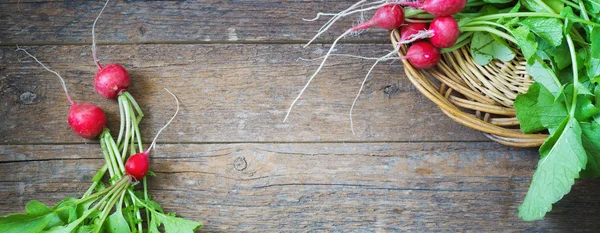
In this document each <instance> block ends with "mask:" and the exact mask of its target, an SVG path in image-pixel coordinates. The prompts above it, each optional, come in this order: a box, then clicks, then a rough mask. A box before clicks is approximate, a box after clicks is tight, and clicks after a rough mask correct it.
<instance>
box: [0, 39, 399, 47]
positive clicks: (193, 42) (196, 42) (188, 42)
mask: <svg viewBox="0 0 600 233" xmlns="http://www.w3.org/2000/svg"><path fill="white" fill-rule="evenodd" d="M307 42H308V41H304V40H256V41H252V40H250V41H228V40H215V41H201V40H183V41H178V40H177V41H129V42H104V43H103V42H98V43H96V45H97V46H105V45H169V44H173V45H219V44H241V45H244V44H248V45H256V44H259V45H269V44H290V45H296V44H300V45H304V44H306V43H307ZM332 43H333V40H316V41H313V42H312V43H311V44H315V45H316V44H332ZM91 44H92V42H22V43H14V42H8V43H0V47H12V46H17V45H19V46H64V45H75V46H88V45H90V46H91ZM338 44H390V41H389V40H381V39H373V40H347V41H340V42H338Z"/></svg>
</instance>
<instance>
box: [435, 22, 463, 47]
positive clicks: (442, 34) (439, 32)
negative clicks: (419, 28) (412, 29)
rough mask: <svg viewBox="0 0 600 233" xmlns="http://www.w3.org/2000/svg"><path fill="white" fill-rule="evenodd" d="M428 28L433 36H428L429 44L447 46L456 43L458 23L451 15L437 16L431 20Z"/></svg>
mask: <svg viewBox="0 0 600 233" xmlns="http://www.w3.org/2000/svg"><path fill="white" fill-rule="evenodd" d="M429 30H430V31H432V32H433V36H432V37H431V38H429V41H431V44H433V46H435V47H438V48H449V47H452V46H453V45H454V44H456V41H457V40H458V36H459V34H460V32H459V29H458V23H457V22H456V20H455V19H454V18H452V17H451V16H444V17H437V18H435V19H433V21H431V24H430V25H429Z"/></svg>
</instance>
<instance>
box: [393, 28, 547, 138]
mask: <svg viewBox="0 0 600 233" xmlns="http://www.w3.org/2000/svg"><path fill="white" fill-rule="evenodd" d="M399 38H400V35H399V31H398V29H395V30H393V31H391V33H390V40H391V42H392V45H393V46H394V47H395V44H397V42H398V40H399ZM404 53H406V48H405V47H402V48H401V49H399V55H400V56H403V55H404ZM402 63H403V65H404V72H405V75H406V77H407V78H408V80H409V81H410V82H411V83H412V84H413V85H414V86H415V87H416V88H417V90H419V92H421V94H423V95H424V96H425V97H427V98H428V99H429V100H431V101H432V102H433V103H435V104H436V105H437V106H438V107H439V108H440V109H441V110H442V112H443V113H444V114H446V115H447V116H448V117H449V118H450V119H452V120H453V121H455V122H458V123H460V124H462V125H464V126H467V127H469V128H472V129H475V130H478V131H480V132H482V133H483V134H484V135H485V136H486V137H488V138H489V139H491V140H493V141H496V142H498V143H500V144H503V145H508V146H514V147H538V146H540V145H541V144H542V143H543V142H544V141H545V140H546V138H547V137H548V135H546V134H537V133H536V134H525V133H523V132H522V131H520V130H518V129H511V128H504V127H501V126H499V125H496V124H492V123H490V122H488V121H485V120H483V119H481V117H477V116H476V115H475V114H474V113H472V112H465V111H464V110H463V109H462V108H460V107H459V106H457V104H455V103H453V101H451V100H450V99H452V98H454V97H452V95H451V94H444V93H441V92H440V91H442V90H441V89H440V88H439V87H436V85H435V84H434V82H433V81H432V80H430V79H429V78H428V77H427V75H425V72H427V73H429V74H431V71H422V70H418V69H416V68H414V67H413V66H412V65H411V64H410V63H409V62H408V61H407V60H404V59H403V60H402ZM440 82H442V85H447V87H448V90H447V91H450V92H448V93H452V92H451V91H452V90H454V88H456V89H461V91H462V92H464V93H468V94H467V95H469V94H470V95H472V96H467V97H466V98H465V99H463V100H467V99H468V98H469V97H471V98H472V97H475V96H476V95H480V94H479V93H476V92H475V91H473V90H467V89H468V88H465V87H464V86H461V85H460V84H457V83H455V82H454V83H453V81H452V80H451V79H444V80H443V81H440ZM442 92H444V91H442ZM455 93H456V92H455ZM454 99H456V98H454ZM454 102H456V101H454ZM463 102H464V101H463ZM471 102H474V103H479V102H478V101H471ZM481 105H482V106H487V107H488V108H489V107H490V104H484V103H481ZM476 107H477V106H476ZM497 107H499V108H501V109H497V110H498V111H512V112H514V108H512V107H510V108H508V107H506V106H497ZM492 111H493V110H492ZM517 123H518V121H517Z"/></svg>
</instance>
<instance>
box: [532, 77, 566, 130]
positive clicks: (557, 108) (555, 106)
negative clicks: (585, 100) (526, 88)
mask: <svg viewBox="0 0 600 233" xmlns="http://www.w3.org/2000/svg"><path fill="white" fill-rule="evenodd" d="M537 101H538V106H537V107H538V109H539V112H540V122H541V123H542V125H543V126H544V127H545V128H547V129H549V130H550V132H554V131H555V130H556V129H557V128H558V127H559V126H560V124H561V123H562V122H563V120H564V119H565V117H567V115H568V111H567V106H566V104H565V99H564V97H563V96H560V98H558V99H557V98H555V97H554V95H552V93H550V91H548V90H547V89H546V88H544V87H543V86H542V87H541V88H540V95H539V96H538V100H537Z"/></svg>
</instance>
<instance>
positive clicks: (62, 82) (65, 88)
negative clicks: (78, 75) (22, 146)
mask: <svg viewBox="0 0 600 233" xmlns="http://www.w3.org/2000/svg"><path fill="white" fill-rule="evenodd" d="M17 51H23V52H25V54H27V56H29V57H31V58H33V60H35V61H36V62H37V63H38V64H40V65H41V66H42V67H43V68H44V69H46V70H47V71H50V72H52V73H53V74H55V75H56V76H58V78H59V79H60V84H61V86H62V88H63V90H64V91H65V94H66V95H67V100H68V101H69V103H71V105H73V104H75V102H73V100H72V99H71V96H69V91H68V90H67V85H66V84H65V79H64V78H63V77H62V76H60V74H59V73H58V72H56V71H54V70H51V69H50V68H48V67H47V66H46V65H44V63H42V62H41V61H40V60H38V59H37V58H36V57H35V56H33V55H31V54H30V53H29V52H27V50H25V49H22V48H20V47H19V46H18V45H17Z"/></svg>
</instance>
